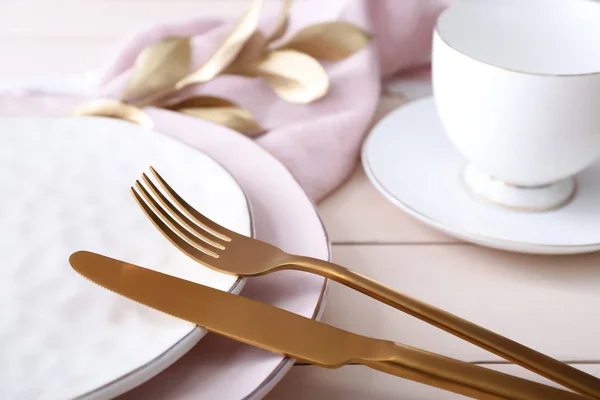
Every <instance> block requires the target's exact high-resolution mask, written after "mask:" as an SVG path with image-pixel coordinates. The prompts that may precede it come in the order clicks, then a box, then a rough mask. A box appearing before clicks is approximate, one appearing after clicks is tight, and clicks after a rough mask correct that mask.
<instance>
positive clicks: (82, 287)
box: [0, 118, 251, 399]
mask: <svg viewBox="0 0 600 400" xmlns="http://www.w3.org/2000/svg"><path fill="white" fill-rule="evenodd" d="M150 165H152V166H155V167H156V168H157V169H158V170H159V171H160V172H161V174H164V175H165V177H166V178H167V180H168V181H169V182H172V184H173V186H174V187H175V188H176V189H177V191H178V192H180V194H181V195H182V196H183V197H184V198H186V199H189V200H190V202H191V204H193V205H194V206H195V207H197V208H198V209H201V210H202V211H203V212H204V213H206V214H207V215H208V216H209V217H210V218H212V219H214V220H215V221H218V222H219V223H221V224H223V225H224V226H227V227H229V228H230V229H232V230H235V231H237V232H239V233H242V234H245V235H249V234H250V233H251V230H250V225H251V224H250V216H249V211H248V207H247V202H246V199H245V195H244V193H243V192H242V190H241V188H240V187H239V186H238V185H237V183H236V181H235V180H234V178H233V177H232V176H231V175H229V173H228V172H227V171H226V170H225V169H224V168H223V167H221V166H220V165H219V164H218V163H217V162H215V161H214V160H212V159H211V158H209V157H208V156H206V155H204V154H202V153H200V152H198V151H197V150H195V149H192V148H190V147H188V146H186V145H184V144H182V143H180V142H178V141H175V140H173V139H171V138H169V137H167V136H165V135H162V134H159V133H157V132H153V131H150V130H147V129H144V128H141V127H138V126H136V125H133V124H130V123H126V122H122V121H117V120H111V119H103V118H45V119H44V118H0V193H2V196H1V197H0V221H2V222H1V225H0V237H1V239H0V255H2V259H3V262H2V268H0V299H1V300H0V304H2V306H1V307H0V343H1V347H2V351H1V361H0V381H2V385H0V398H3V399H24V398H28V399H32V398H35V399H68V398H75V397H79V396H83V395H85V394H88V393H90V392H94V397H95V398H103V397H112V396H114V395H116V394H118V393H122V392H123V391H125V390H128V389H129V388H131V387H133V386H135V385H137V384H139V383H141V382H143V381H145V380H147V379H148V378H150V377H151V376H153V375H155V374H156V373H158V372H159V371H161V370H162V369H164V368H166V367H167V366H168V365H170V364H171V363H173V362H174V361H175V360H177V359H178V358H179V357H180V356H182V355H183V354H184V353H185V352H186V351H187V350H189V349H190V348H191V347H192V346H193V345H194V344H195V343H197V342H198V341H199V340H200V338H201V337H202V336H203V335H204V330H202V329H199V328H197V327H196V326H195V325H193V324H190V323H187V322H184V321H181V320H179V319H176V318H173V317H169V316H167V315H165V314H162V313H160V312H157V311H154V310H151V309H149V308H147V307H144V306H141V305H137V304H135V303H132V302H130V301H128V300H126V299H124V298H122V297H120V296H117V295H114V294H112V293H110V292H108V291H106V290H104V289H102V288H100V287H98V286H96V285H94V284H93V283H91V282H88V281H87V280H85V279H84V278H82V277H80V276H79V275H78V274H76V273H75V272H74V271H73V270H72V269H71V268H70V267H69V264H68V257H69V255H70V254H71V253H72V252H74V251H76V250H81V249H86V250H91V251H96V252H99V253H102V254H106V255H109V256H111V257H115V258H119V259H123V260H127V261H130V262H133V263H135V264H140V265H144V266H146V267H149V268H152V269H155V270H158V271H162V272H166V273H169V274H171V275H176V276H179V277H182V278H185V279H188V280H192V281H195V282H199V283H203V284H205V285H209V286H212V287H216V288H218V289H221V290H227V291H230V290H234V289H235V290H237V291H239V290H241V287H242V285H241V280H239V279H238V278H236V277H232V276H228V275H224V274H219V273H217V272H214V271H212V270H209V269H207V268H204V267H202V266H200V265H198V264H197V263H195V262H194V261H192V260H191V259H189V258H187V257H186V256H184V255H183V254H182V253H181V252H180V251H179V250H177V249H176V248H175V247H173V246H172V245H171V244H170V243H169V242H168V241H167V240H165V239H164V238H163V237H162V235H161V234H160V233H159V232H158V231H157V230H156V229H155V228H154V226H153V225H152V223H151V222H149V221H148V220H147V219H146V217H145V216H144V214H143V212H142V211H141V210H139V209H138V207H137V205H136V204H135V201H134V200H133V199H132V198H131V195H130V194H129V187H130V186H131V184H132V183H133V182H134V181H135V179H137V178H139V177H140V175H141V173H142V172H144V171H147V169H148V166H150ZM98 388H100V389H98Z"/></svg>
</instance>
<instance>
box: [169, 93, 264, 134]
mask: <svg viewBox="0 0 600 400" xmlns="http://www.w3.org/2000/svg"><path fill="white" fill-rule="evenodd" d="M168 108H169V109H170V110H173V111H177V112H180V113H183V114H187V115H192V116H194V117H198V118H201V119H205V120H208V121H211V122H214V123H217V124H220V125H225V126H227V127H229V128H231V129H233V130H235V131H238V132H241V133H244V134H246V135H248V136H250V137H254V136H257V135H258V134H260V133H262V132H264V129H263V128H262V127H261V126H260V125H259V124H258V122H256V120H255V119H254V117H252V114H250V112H249V111H247V110H245V109H244V108H242V107H240V106H239V105H238V104H236V103H234V102H232V101H229V100H226V99H223V98H221V97H216V96H194V97H190V98H187V99H185V100H183V101H180V102H177V103H174V104H170V105H169V106H168Z"/></svg>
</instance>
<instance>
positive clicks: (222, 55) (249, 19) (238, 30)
mask: <svg viewBox="0 0 600 400" xmlns="http://www.w3.org/2000/svg"><path fill="white" fill-rule="evenodd" d="M262 3H263V0H254V2H253V3H252V6H251V7H250V9H249V10H248V11H247V12H246V13H245V14H244V15H243V16H242V18H240V20H239V21H238V23H237V24H236V26H235V28H234V29H233V31H231V33H230V34H229V36H228V37H227V38H226V39H225V41H224V42H223V43H222V44H221V46H220V47H219V48H218V49H217V51H215V53H214V54H213V55H212V56H211V57H210V58H209V59H208V61H206V62H205V63H204V64H202V65H201V66H200V68H198V69H197V70H196V71H195V72H194V73H192V74H190V75H188V76H187V77H185V78H183V79H181V80H180V81H179V82H177V85H176V88H177V89H182V88H184V87H186V86H190V85H194V84H197V83H204V82H207V81H209V80H211V79H212V78H214V77H215V76H217V75H218V74H219V73H221V72H222V71H223V70H224V69H225V68H227V66H228V65H229V64H231V62H232V61H233V60H234V59H235V57H236V56H237V54H238V53H239V52H240V50H241V49H242V47H244V44H245V43H246V41H248V39H249V38H250V36H252V34H253V33H254V31H256V28H257V26H258V20H259V17H260V10H261V8H262Z"/></svg>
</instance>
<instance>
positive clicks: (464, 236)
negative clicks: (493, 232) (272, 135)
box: [360, 96, 600, 255]
mask: <svg viewBox="0 0 600 400" xmlns="http://www.w3.org/2000/svg"><path fill="white" fill-rule="evenodd" d="M425 101H433V96H425V97H423V98H420V99H414V100H411V101H408V102H406V103H404V104H402V105H401V106H399V107H397V108H396V109H395V110H392V112H390V113H389V114H388V115H386V116H385V117H384V118H383V119H381V120H380V121H379V122H378V123H377V124H376V125H375V126H374V127H373V128H372V129H371V130H370V132H369V133H368V136H367V138H366V139H365V141H364V143H363V145H362V149H361V154H360V155H361V164H362V166H363V168H364V170H365V174H366V175H367V178H368V179H369V181H370V182H371V183H372V184H373V186H374V187H375V188H376V189H377V191H378V192H380V193H381V194H382V195H383V196H384V197H385V198H386V199H387V200H389V201H390V202H391V203H392V204H394V205H396V206H397V207H399V208H400V209H402V210H403V211H405V212H406V213H408V214H409V215H411V216H413V217H415V218H416V219H418V220H420V221H421V222H424V223H425V224H427V225H429V226H431V227H433V228H435V229H437V230H439V231H442V232H444V233H447V234H449V235H451V236H454V237H456V238H458V239H461V240H465V241H468V242H471V243H475V244H478V245H482V246H486V247H490V248H495V249H500V250H508V251H513V252H519V253H529V254H547V255H551V254H565V255H566V254H582V253H590V252H594V251H598V250H600V242H595V243H587V244H576V245H562V244H542V243H534V242H522V241H516V240H508V239H501V238H496V237H492V236H487V235H482V234H480V233H474V232H472V231H470V230H468V229H459V228H457V227H455V226H453V225H449V224H447V223H444V222H441V221H438V220H436V219H434V218H432V217H430V216H427V215H425V214H423V213H421V212H420V211H417V210H416V209H414V208H413V207H411V206H409V205H408V204H406V203H404V202H403V201H402V200H400V199H399V198H398V197H396V196H395V195H394V194H392V193H391V192H390V191H389V190H388V189H387V188H386V187H385V185H384V184H383V183H382V182H380V181H379V179H378V178H377V177H376V174H375V173H374V171H373V169H372V167H371V165H370V163H369V157H368V149H369V145H370V143H371V141H372V140H373V137H374V133H375V131H376V130H377V127H379V125H380V124H382V123H383V122H385V121H386V120H388V119H390V118H392V117H393V116H394V114H396V113H397V112H399V111H400V110H401V109H402V108H404V107H406V106H409V105H412V104H413V103H416V102H425Z"/></svg>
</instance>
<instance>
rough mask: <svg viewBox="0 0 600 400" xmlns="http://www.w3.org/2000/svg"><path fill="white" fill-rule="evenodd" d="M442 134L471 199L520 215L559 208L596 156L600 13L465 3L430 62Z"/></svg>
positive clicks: (444, 23)
mask: <svg viewBox="0 0 600 400" xmlns="http://www.w3.org/2000/svg"><path fill="white" fill-rule="evenodd" d="M432 75H433V90H434V96H435V101H436V106H437V110H438V114H439V117H440V119H441V121H442V124H443V126H444V128H445V130H446V131H447V134H448V135H449V137H450V139H451V140H452V142H453V143H454V145H455V146H456V147H457V148H458V150H459V151H460V152H461V153H462V154H463V155H464V156H465V157H466V158H467V160H468V161H469V165H468V166H467V167H466V168H465V171H464V179H465V181H466V183H467V185H468V186H469V187H470V188H471V189H472V190H473V191H474V192H476V193H477V194H479V195H482V196H484V197H486V198H487V199H489V200H492V201H494V202H495V203H498V204H501V205H504V206H508V207H512V208H517V209H525V210H545V209H551V208H555V207H558V206H560V205H561V204H565V203H566V202H567V201H568V200H569V199H570V198H572V196H573V194H574V192H575V181H574V179H573V175H575V174H577V173H578V172H580V171H582V170H583V169H584V168H586V167H588V166H589V165H590V164H591V163H593V162H594V161H595V160H596V159H597V158H598V157H599V156H600V4H599V3H596V2H595V1H592V0H463V1H462V2H460V3H457V4H455V5H453V6H451V7H450V8H448V9H447V10H445V11H444V12H443V13H442V14H441V15H440V17H439V19H438V23H437V26H436V29H435V32H434V39H433V56H432Z"/></svg>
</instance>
